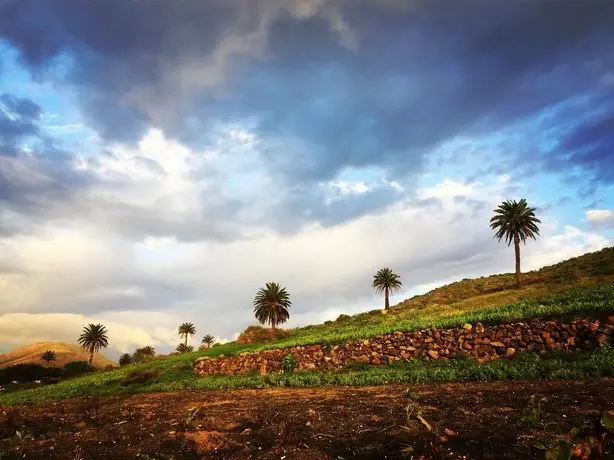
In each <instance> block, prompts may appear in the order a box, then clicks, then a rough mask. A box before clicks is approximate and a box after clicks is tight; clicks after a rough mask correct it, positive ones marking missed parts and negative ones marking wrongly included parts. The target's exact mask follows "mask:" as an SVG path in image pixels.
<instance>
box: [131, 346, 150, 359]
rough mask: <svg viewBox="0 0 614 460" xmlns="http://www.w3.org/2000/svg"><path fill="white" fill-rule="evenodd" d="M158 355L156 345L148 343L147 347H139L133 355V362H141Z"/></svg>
mask: <svg viewBox="0 0 614 460" xmlns="http://www.w3.org/2000/svg"><path fill="white" fill-rule="evenodd" d="M155 355H156V350H155V349H154V347H152V346H149V345H147V346H146V347H141V348H137V349H136V350H135V351H134V354H133V355H132V362H135V363H141V362H145V361H150V360H151V359H153V357H154V356H155Z"/></svg>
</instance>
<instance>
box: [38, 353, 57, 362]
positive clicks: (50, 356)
mask: <svg viewBox="0 0 614 460" xmlns="http://www.w3.org/2000/svg"><path fill="white" fill-rule="evenodd" d="M41 359H42V360H43V361H45V363H46V364H47V365H49V363H50V362H52V361H55V360H56V356H55V351H53V350H47V351H46V352H44V353H43V354H42V355H41Z"/></svg>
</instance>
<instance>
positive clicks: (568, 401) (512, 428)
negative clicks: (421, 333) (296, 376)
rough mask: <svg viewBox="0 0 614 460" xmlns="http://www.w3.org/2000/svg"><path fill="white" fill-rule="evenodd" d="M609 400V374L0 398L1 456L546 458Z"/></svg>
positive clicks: (613, 390)
mask: <svg viewBox="0 0 614 460" xmlns="http://www.w3.org/2000/svg"><path fill="white" fill-rule="evenodd" d="M408 392H409V393H410V394H409V395H408V394H407V393H408ZM531 395H536V396H537V397H539V398H541V397H546V398H547V402H545V403H543V404H542V406H541V411H540V412H541V414H540V415H539V417H535V412H534V411H530V410H529V411H527V408H528V407H529V405H528V401H529V398H530V397H531ZM612 409H614V379H599V380H591V381H586V382H565V381H563V382H559V381H556V382H492V383H482V382H478V383H455V384H443V385H433V386H404V385H395V386H379V387H334V388H317V389H283V388H282V389H267V390H232V391H215V392H178V393H157V394H141V395H128V396H113V397H104V398H95V399H83V398H81V399H75V400H70V401H63V402H57V403H51V404H46V405H40V406H27V407H25V406H22V407H0V458H45V459H53V458H62V459H105V460H110V459H124V458H125V459H128V458H141V459H152V458H156V459H158V458H164V459H171V458H174V459H180V458H188V459H189V458H215V459H223V458H228V459H249V458H253V459H287V460H290V459H341V458H343V459H349V458H364V459H368V458H373V459H376V458H377V459H380V458H390V459H393V458H411V456H412V455H413V456H414V457H413V458H420V455H425V456H426V458H472V459H473V458H493V459H494V458H497V459H501V458H514V459H518V458H523V459H527V458H544V453H543V452H542V451H540V450H539V449H537V448H536V447H535V446H536V444H539V443H540V442H541V443H548V442H551V443H552V442H554V440H555V437H556V436H557V434H560V433H563V434H564V433H568V432H569V430H570V429H571V428H572V427H574V426H580V425H581V424H582V423H585V422H590V423H592V422H594V421H597V420H598V419H599V416H600V412H601V411H602V410H612ZM407 412H410V416H409V417H407ZM418 413H421V414H422V417H423V419H424V421H425V422H426V423H428V424H429V425H431V426H432V428H433V431H431V432H429V431H428V430H427V428H426V426H425V424H424V423H423V422H422V421H420V419H419V418H418V417H417V414H418ZM523 413H524V415H525V417H524V418H523V417H522V415H523ZM527 414H528V415H529V417H528V418H527V417H526V415H527ZM531 414H533V416H531ZM446 429H447V430H448V431H446ZM450 430H451V431H450ZM434 432H438V433H437V434H434ZM442 436H443V437H442ZM410 448H411V449H410ZM412 449H413V453H412V452H410V450H412Z"/></svg>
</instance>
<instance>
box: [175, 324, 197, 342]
mask: <svg viewBox="0 0 614 460" xmlns="http://www.w3.org/2000/svg"><path fill="white" fill-rule="evenodd" d="M177 332H178V334H179V337H181V336H183V337H185V342H184V345H185V346H186V347H187V346H188V335H194V334H196V327H195V326H194V324H192V323H183V324H182V325H181V326H179V328H178V329H177Z"/></svg>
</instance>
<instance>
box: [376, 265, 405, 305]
mask: <svg viewBox="0 0 614 460" xmlns="http://www.w3.org/2000/svg"><path fill="white" fill-rule="evenodd" d="M399 278H400V277H399V275H397V274H396V273H394V272H393V271H392V270H390V269H389V268H388V267H386V268H381V269H379V270H378V271H377V273H376V274H375V275H373V289H375V292H377V293H379V294H384V297H385V299H386V301H385V304H384V309H385V310H388V308H389V307H390V292H391V291H398V290H399V289H401V286H402V285H403V283H401V280H400V279H399Z"/></svg>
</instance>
